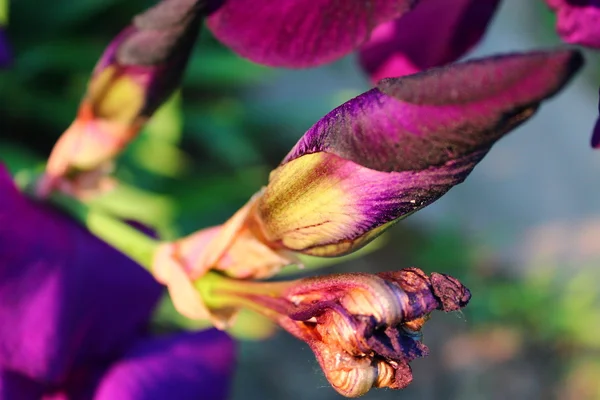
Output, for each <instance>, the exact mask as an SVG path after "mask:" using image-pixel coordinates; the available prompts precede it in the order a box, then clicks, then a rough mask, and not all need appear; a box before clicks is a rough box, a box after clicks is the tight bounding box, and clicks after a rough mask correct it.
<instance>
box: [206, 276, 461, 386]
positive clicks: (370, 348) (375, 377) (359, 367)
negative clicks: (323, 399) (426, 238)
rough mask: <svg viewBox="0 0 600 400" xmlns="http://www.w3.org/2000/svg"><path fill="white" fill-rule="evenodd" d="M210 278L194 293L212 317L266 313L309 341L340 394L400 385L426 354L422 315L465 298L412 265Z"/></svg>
mask: <svg viewBox="0 0 600 400" xmlns="http://www.w3.org/2000/svg"><path fill="white" fill-rule="evenodd" d="M212 276H213V279H208V280H202V281H200V282H204V283H201V284H200V286H199V290H200V292H201V294H202V296H203V299H204V300H205V301H206V306H207V308H208V309H209V310H210V311H211V312H212V313H213V315H215V316H217V318H219V315H221V316H222V315H224V314H223V313H222V312H223V310H229V311H231V310H232V309H235V308H239V307H249V308H252V309H254V310H256V311H259V312H261V313H263V314H264V315H266V316H268V317H270V318H272V319H273V320H275V321H276V322H277V323H279V325H281V326H282V327H283V328H284V329H286V330H287V331H288V332H290V333H291V334H293V335H294V336H296V337H297V338H299V339H301V340H303V341H305V342H306V343H307V344H308V345H309V346H310V348H311V349H312V351H313V352H314V353H315V356H316V358H317V360H318V362H319V364H320V365H321V368H322V369H323V371H324V373H325V376H326V378H327V380H329V382H330V383H331V385H332V386H333V387H334V388H335V390H337V391H338V392H339V393H340V394H342V395H344V396H347V397H357V396H360V395H362V394H364V393H366V392H367V391H369V390H370V389H371V388H372V387H379V388H383V387H386V388H391V389H402V388H404V387H406V386H407V385H408V384H409V383H410V382H411V381H412V372H411V368H410V365H409V363H410V362H411V361H412V360H414V359H415V358H418V357H424V356H426V355H427V354H428V349H427V347H426V346H425V345H424V344H423V343H421V332H420V331H421V327H422V326H423V324H424V323H425V321H426V320H427V319H428V318H429V314H430V313H431V312H432V311H434V310H442V311H456V310H459V309H461V308H462V307H464V306H466V305H467V303H468V302H469V300H470V298H471V293H470V292H469V290H468V289H467V288H466V287H464V286H463V285H462V284H461V283H460V282H459V281H458V280H457V279H455V278H453V277H451V276H448V275H444V274H438V273H432V274H431V276H427V275H426V274H425V273H424V272H423V271H421V270H420V269H418V268H407V269H403V270H400V271H395V272H385V273H379V274H365V273H353V274H339V275H329V276H322V277H313V278H306V279H300V280H297V281H291V282H276V283H259V282H248V281H246V282H244V281H239V280H237V281H236V280H233V279H228V278H224V277H215V275H212Z"/></svg>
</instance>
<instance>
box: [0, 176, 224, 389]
mask: <svg viewBox="0 0 600 400" xmlns="http://www.w3.org/2000/svg"><path fill="white" fill-rule="evenodd" d="M0 221H1V222H0V321H2V323H1V324H0V399H11V400H12V399H24V400H27V399H40V398H43V399H97V400H105V399H106V400H107V399H157V398H161V399H162V398H177V399H188V398H189V399H197V398H203V399H222V398H224V397H225V396H226V394H227V386H228V382H229V378H230V374H231V372H232V368H233V363H234V344H233V341H232V340H231V339H230V338H229V337H228V336H226V335H225V334H223V333H221V332H218V331H215V330H210V331H204V332H198V333H180V334H173V335H168V336H162V337H157V336H152V335H150V334H149V332H148V322H149V318H150V315H151V312H152V310H153V308H154V306H155V305H156V302H157V301H158V299H159V297H160V295H161V293H162V288H161V286H160V285H158V284H157V283H156V282H155V281H154V279H153V278H152V277H151V276H150V275H149V274H148V273H147V272H146V271H145V270H143V269H142V268H141V267H140V266H138V265H136V264H135V263H134V262H133V261H131V260H129V259H128V258H127V257H125V256H124V255H122V254H121V253H119V252H117V251H116V250H114V249H113V248H111V247H110V246H109V245H108V244H106V243H104V242H102V241H101V240H99V239H97V238H96V237H95V236H93V235H92V234H90V233H89V232H88V231H86V230H85V229H84V228H82V227H81V226H79V225H77V224H76V223H75V222H73V221H71V220H70V219H69V218H68V217H66V216H65V215H63V214H61V213H60V212H58V211H56V210H54V209H52V208H51V207H49V206H47V205H44V204H38V203H36V202H34V201H32V200H30V199H28V198H26V197H25V196H23V195H22V194H21V193H20V192H19V191H18V190H17V188H16V187H15V185H14V184H13V182H12V180H11V178H10V176H9V174H8V173H7V171H6V170H5V169H4V168H3V167H2V166H0Z"/></svg>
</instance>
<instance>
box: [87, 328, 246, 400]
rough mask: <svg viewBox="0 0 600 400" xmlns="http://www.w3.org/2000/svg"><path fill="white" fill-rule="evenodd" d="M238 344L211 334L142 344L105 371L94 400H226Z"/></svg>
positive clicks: (209, 331)
mask: <svg viewBox="0 0 600 400" xmlns="http://www.w3.org/2000/svg"><path fill="white" fill-rule="evenodd" d="M234 367H235V346H234V342H233V340H232V339H231V338H229V337H228V336H227V335H226V334H225V333H223V332H219V331H216V330H214V329H213V330H208V331H203V332H195V333H181V334H178V335H174V336H168V337H164V338H155V339H148V340H144V341H141V342H139V343H138V344H137V345H135V346H134V347H133V348H131V349H130V350H129V351H128V352H127V353H126V354H125V356H124V357H123V358H122V359H121V360H120V361H118V362H117V363H116V364H115V365H113V366H112V367H111V369H110V370H109V371H108V372H107V373H106V375H105V376H104V378H103V379H102V381H101V382H100V385H99V387H98V390H97V391H96V395H95V396H94V399H95V400H114V399H136V400H145V399H148V400H151V399H152V400H153V399H178V400H179V399H181V400H185V399H190V400H196V399H203V400H219V399H226V398H227V394H228V392H229V383H230V381H231V377H232V374H233V370H234Z"/></svg>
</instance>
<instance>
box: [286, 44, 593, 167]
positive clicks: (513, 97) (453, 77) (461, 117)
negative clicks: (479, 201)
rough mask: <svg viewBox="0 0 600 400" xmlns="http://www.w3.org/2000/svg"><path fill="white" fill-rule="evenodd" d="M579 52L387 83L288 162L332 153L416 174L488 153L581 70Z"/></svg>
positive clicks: (350, 106) (304, 142) (309, 137)
mask: <svg viewBox="0 0 600 400" xmlns="http://www.w3.org/2000/svg"><path fill="white" fill-rule="evenodd" d="M582 63H583V58H582V56H581V54H580V53H579V52H578V51H573V50H556V51H548V52H530V53H522V54H510V55H504V56H497V57H489V58H484V59H480V60H473V61H469V62H465V63H460V64H454V65H450V66H447V67H444V68H437V69H432V70H428V71H425V72H422V73H418V74H414V75H409V76H405V77H402V78H388V79H384V80H382V81H381V82H380V84H379V86H378V88H376V89H372V90H370V91H368V92H366V93H364V94H362V95H360V96H358V97H356V98H355V99H352V100H350V101H349V102H347V103H345V104H343V105H341V106H340V107H338V108H336V109H334V110H333V111H332V112H330V113H329V114H327V115H326V116H325V117H324V118H322V119H321V120H320V121H319V122H317V123H316V124H315V125H314V126H313V127H312V128H311V129H309V130H308V132H306V133H305V134H304V136H303V137H302V139H300V141H299V142H298V143H297V144H296V146H295V147H294V148H293V149H292V150H291V152H290V153H289V154H288V155H287V156H286V157H285V159H284V160H283V162H282V164H285V163H287V162H289V161H291V160H293V159H296V158H298V157H300V156H302V155H305V154H310V153H316V152H328V153H333V154H336V155H338V156H339V157H342V158H344V159H347V160H350V161H353V162H355V163H357V164H360V165H362V166H365V167H368V168H371V169H375V170H379V171H386V172H390V171H396V172H398V171H414V170H422V169H425V168H428V167H431V166H436V165H442V164H444V163H446V162H448V161H452V160H457V159H459V158H461V157H465V156H468V155H469V154H472V153H474V152H476V151H479V150H485V151H487V150H488V149H489V148H490V147H491V146H492V144H493V143H494V142H495V141H496V140H498V139H499V138H500V137H502V136H503V135H504V134H506V133H507V132H508V131H509V130H510V129H512V128H514V127H515V126H517V125H519V124H520V123H522V122H523V121H524V120H525V119H527V118H528V117H530V116H531V115H532V114H533V112H534V111H535V110H536V109H537V107H538V105H539V103H540V102H541V101H542V100H543V99H545V98H548V97H550V96H552V95H553V94H554V93H555V92H556V91H558V90H559V89H560V88H562V86H563V85H565V84H566V83H567V82H568V80H569V79H570V78H571V77H572V76H573V74H574V73H575V72H576V71H577V70H578V69H579V68H580V67H581V65H582Z"/></svg>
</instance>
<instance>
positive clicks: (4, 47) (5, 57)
mask: <svg viewBox="0 0 600 400" xmlns="http://www.w3.org/2000/svg"><path fill="white" fill-rule="evenodd" d="M11 61H12V54H11V51H10V47H9V45H8V39H7V38H6V33H5V32H4V29H2V28H1V27H0V68H2V67H6V66H8V65H10V63H11Z"/></svg>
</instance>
